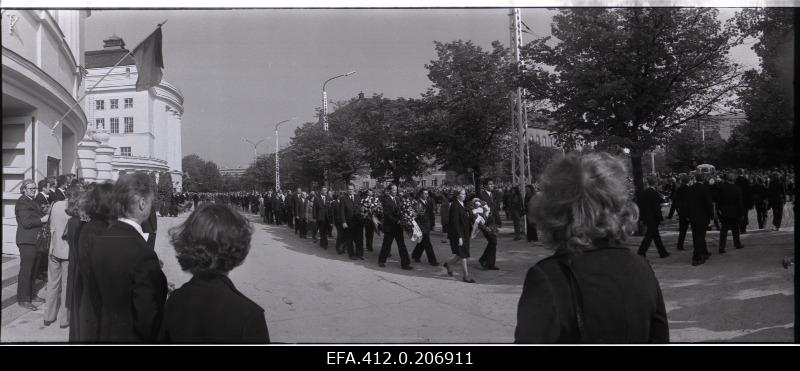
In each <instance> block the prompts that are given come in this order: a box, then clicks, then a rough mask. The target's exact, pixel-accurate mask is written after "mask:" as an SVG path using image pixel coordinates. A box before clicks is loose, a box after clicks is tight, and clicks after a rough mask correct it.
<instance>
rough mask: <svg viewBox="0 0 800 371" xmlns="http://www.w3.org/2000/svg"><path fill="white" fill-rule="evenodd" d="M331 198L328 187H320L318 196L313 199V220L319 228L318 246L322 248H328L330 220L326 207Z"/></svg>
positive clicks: (328, 205)
mask: <svg viewBox="0 0 800 371" xmlns="http://www.w3.org/2000/svg"><path fill="white" fill-rule="evenodd" d="M330 203H331V198H330V195H329V194H328V188H327V187H322V189H321V190H320V192H319V197H317V198H316V200H314V203H313V211H312V212H313V214H314V220H315V222H316V224H317V229H319V246H320V247H321V248H323V249H327V248H328V233H330V228H331V222H330V219H328V214H329V212H328V208H329V207H330Z"/></svg>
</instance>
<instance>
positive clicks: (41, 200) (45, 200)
mask: <svg viewBox="0 0 800 371" xmlns="http://www.w3.org/2000/svg"><path fill="white" fill-rule="evenodd" d="M52 199H53V198H52V197H50V196H45V195H44V193H42V192H39V193H37V194H36V197H34V200H35V201H36V203H38V204H39V205H43V204H49V203H51V202H52Z"/></svg>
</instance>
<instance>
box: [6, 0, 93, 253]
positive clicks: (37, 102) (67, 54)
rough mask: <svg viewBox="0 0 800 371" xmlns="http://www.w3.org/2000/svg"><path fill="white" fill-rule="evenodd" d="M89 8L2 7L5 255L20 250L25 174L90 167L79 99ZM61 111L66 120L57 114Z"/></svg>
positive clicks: (87, 135)
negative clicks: (19, 201)
mask: <svg viewBox="0 0 800 371" xmlns="http://www.w3.org/2000/svg"><path fill="white" fill-rule="evenodd" d="M90 15H91V12H90V11H88V10H55V9H53V10H35V9H3V10H2V28H0V33H2V37H0V39H2V60H3V73H2V81H3V86H2V93H3V209H2V210H3V211H2V219H3V253H4V254H18V250H17V247H16V244H15V232H16V227H17V223H16V217H15V215H14V206H15V205H16V202H17V199H19V197H20V195H21V193H20V186H21V184H22V181H23V180H25V179H33V180H34V181H39V180H41V179H44V178H46V177H49V176H52V177H55V176H58V175H62V174H69V173H72V174H76V175H78V176H79V177H86V176H89V175H91V174H89V175H87V174H84V173H83V168H82V164H85V165H86V166H87V167H89V168H91V167H94V166H95V165H94V162H93V159H94V153H93V152H91V151H84V150H83V147H84V144H86V143H85V142H87V141H92V137H91V135H92V133H91V131H87V117H86V113H85V111H84V110H83V107H82V106H81V105H80V104H79V100H80V99H81V97H82V96H83V95H84V91H85V90H84V89H85V81H84V78H83V74H82V72H83V69H82V67H81V66H82V65H83V51H84V33H85V29H84V22H85V19H86V18H87V17H89V16H90ZM62 116H63V118H62Z"/></svg>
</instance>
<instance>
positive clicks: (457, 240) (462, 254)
mask: <svg viewBox="0 0 800 371" xmlns="http://www.w3.org/2000/svg"><path fill="white" fill-rule="evenodd" d="M455 195H456V197H455V199H454V200H453V203H452V204H450V217H449V220H450V224H449V225H448V227H447V239H448V240H449V241H450V251H451V252H452V253H453V257H452V258H451V259H450V260H449V261H447V263H444V268H445V269H446V270H447V274H448V275H449V276H452V275H453V270H452V269H451V268H450V267H451V266H452V265H453V264H457V263H458V262H461V280H462V281H464V282H467V283H475V280H474V279H473V278H472V276H470V274H469V267H468V264H469V241H470V236H471V235H472V223H470V214H469V211H467V209H466V207H465V206H464V201H465V200H466V199H467V192H466V190H464V188H456V190H455Z"/></svg>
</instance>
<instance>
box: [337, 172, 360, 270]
mask: <svg viewBox="0 0 800 371" xmlns="http://www.w3.org/2000/svg"><path fill="white" fill-rule="evenodd" d="M360 205H361V200H360V199H359V198H358V196H357V195H356V187H355V186H354V185H352V184H348V185H347V194H346V195H345V196H344V197H343V198H342V199H341V200H340V202H339V220H340V221H341V222H342V234H343V238H342V244H343V245H344V247H345V248H346V249H347V256H348V257H349V258H350V259H352V260H364V244H363V227H362V222H361V206H360Z"/></svg>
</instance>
